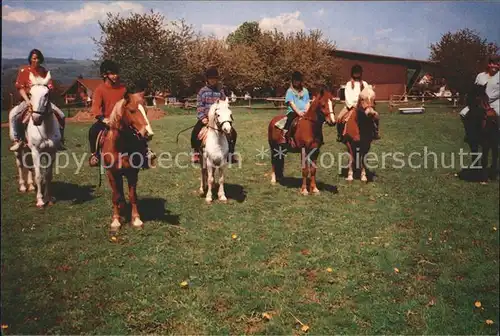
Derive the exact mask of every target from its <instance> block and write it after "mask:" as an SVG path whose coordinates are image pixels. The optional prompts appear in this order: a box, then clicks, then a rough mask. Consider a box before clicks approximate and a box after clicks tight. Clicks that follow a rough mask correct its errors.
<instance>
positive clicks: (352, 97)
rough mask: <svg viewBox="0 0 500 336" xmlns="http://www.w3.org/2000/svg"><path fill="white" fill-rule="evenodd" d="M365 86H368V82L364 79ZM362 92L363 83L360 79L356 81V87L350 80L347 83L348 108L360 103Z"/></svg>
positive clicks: (346, 99) (346, 98)
mask: <svg viewBox="0 0 500 336" xmlns="http://www.w3.org/2000/svg"><path fill="white" fill-rule="evenodd" d="M363 86H364V87H367V86H368V83H367V82H365V81H363ZM360 93H361V83H360V82H358V81H355V82H354V89H353V88H352V83H351V81H348V82H347V84H346V85H345V91H344V94H345V105H346V106H347V108H348V109H350V108H351V107H353V106H356V105H357V104H358V100H359V94H360Z"/></svg>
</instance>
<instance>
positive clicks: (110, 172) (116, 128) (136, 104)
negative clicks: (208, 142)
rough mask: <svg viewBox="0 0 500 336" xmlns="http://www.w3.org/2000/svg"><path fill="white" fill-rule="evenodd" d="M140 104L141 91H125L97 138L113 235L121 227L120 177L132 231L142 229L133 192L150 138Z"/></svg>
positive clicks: (135, 195) (147, 124)
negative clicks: (109, 192) (108, 188)
mask: <svg viewBox="0 0 500 336" xmlns="http://www.w3.org/2000/svg"><path fill="white" fill-rule="evenodd" d="M143 104H144V91H142V92H133V90H130V92H129V91H127V92H126V93H125V95H124V98H123V99H122V100H120V101H118V102H117V103H116V105H115V107H114V108H113V112H112V113H111V116H110V118H109V130H108V131H107V132H106V133H105V134H104V135H102V136H101V139H102V140H101V143H102V150H101V153H102V163H103V166H104V168H105V169H106V174H107V176H108V180H109V184H110V186H111V188H112V189H113V222H112V223H111V231H117V230H118V229H119V228H120V226H121V223H120V210H122V209H123V208H124V207H125V196H124V192H123V177H126V178H127V181H128V190H129V201H130V204H131V207H132V225H133V227H136V228H141V227H142V226H143V222H142V221H141V218H140V215H139V211H138V209H137V192H136V188H137V181H138V176H139V169H140V168H141V167H143V166H144V160H146V157H145V150H146V143H147V141H149V140H151V138H152V137H153V130H152V129H151V125H150V123H149V120H148V118H147V115H146V111H145V110H144V105H143Z"/></svg>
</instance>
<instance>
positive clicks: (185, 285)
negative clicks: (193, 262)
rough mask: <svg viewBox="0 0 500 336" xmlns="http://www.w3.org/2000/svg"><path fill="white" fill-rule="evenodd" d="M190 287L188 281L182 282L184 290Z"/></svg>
mask: <svg viewBox="0 0 500 336" xmlns="http://www.w3.org/2000/svg"><path fill="white" fill-rule="evenodd" d="M188 285H189V284H188V282H187V281H183V282H181V287H182V288H186V287H187V286H188Z"/></svg>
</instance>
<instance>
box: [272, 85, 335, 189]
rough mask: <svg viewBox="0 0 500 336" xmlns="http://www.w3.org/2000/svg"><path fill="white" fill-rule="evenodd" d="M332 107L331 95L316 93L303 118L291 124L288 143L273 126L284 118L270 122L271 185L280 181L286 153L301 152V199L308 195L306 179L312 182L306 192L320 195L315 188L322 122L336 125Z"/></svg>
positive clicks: (320, 91) (276, 118)
mask: <svg viewBox="0 0 500 336" xmlns="http://www.w3.org/2000/svg"><path fill="white" fill-rule="evenodd" d="M334 104H335V103H334V99H333V95H332V93H331V92H330V91H328V90H326V89H324V88H322V89H321V90H319V92H317V93H316V95H314V97H313V100H312V101H311V104H310V106H309V109H308V110H307V111H306V113H305V114H304V116H302V117H297V118H296V119H295V121H294V123H293V124H294V125H292V126H291V127H290V131H289V133H290V134H292V136H291V138H290V141H289V142H286V141H285V140H284V137H283V130H281V129H280V128H278V126H276V123H278V122H280V121H282V119H283V118H286V116H283V115H280V116H276V117H274V118H273V119H272V120H271V122H270V123H269V127H268V141H269V147H270V149H271V164H272V177H271V184H275V183H276V180H277V179H278V180H279V179H282V178H283V171H284V168H285V158H284V156H285V155H286V152H287V151H288V150H290V151H293V152H296V151H299V150H300V152H301V163H302V186H301V193H302V194H303V195H307V194H309V192H308V190H307V180H308V178H309V177H310V179H311V183H310V189H309V191H310V192H311V193H313V194H318V193H319V190H318V188H317V186H316V160H317V158H318V155H319V150H320V147H321V145H322V144H323V136H322V132H323V130H322V127H323V122H325V121H326V122H327V124H328V125H329V126H333V125H335V114H334V112H333V107H334Z"/></svg>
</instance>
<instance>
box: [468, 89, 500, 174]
mask: <svg viewBox="0 0 500 336" xmlns="http://www.w3.org/2000/svg"><path fill="white" fill-rule="evenodd" d="M467 106H468V107H469V112H468V113H467V114H466V116H465V117H464V118H463V123H464V128H465V134H466V141H467V143H468V144H469V146H470V149H471V152H472V153H479V147H481V168H482V169H481V183H483V184H484V183H486V182H487V181H488V178H489V177H491V178H492V179H496V175H497V167H498V139H499V136H500V134H499V130H498V117H497V114H496V113H495V110H493V109H492V108H491V106H490V105H489V103H488V96H487V94H486V91H485V87H484V86H481V85H474V87H473V88H472V90H471V91H470V92H469V93H468V95H467ZM490 151H491V154H492V159H493V161H492V165H491V174H488V158H489V152H490Z"/></svg>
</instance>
